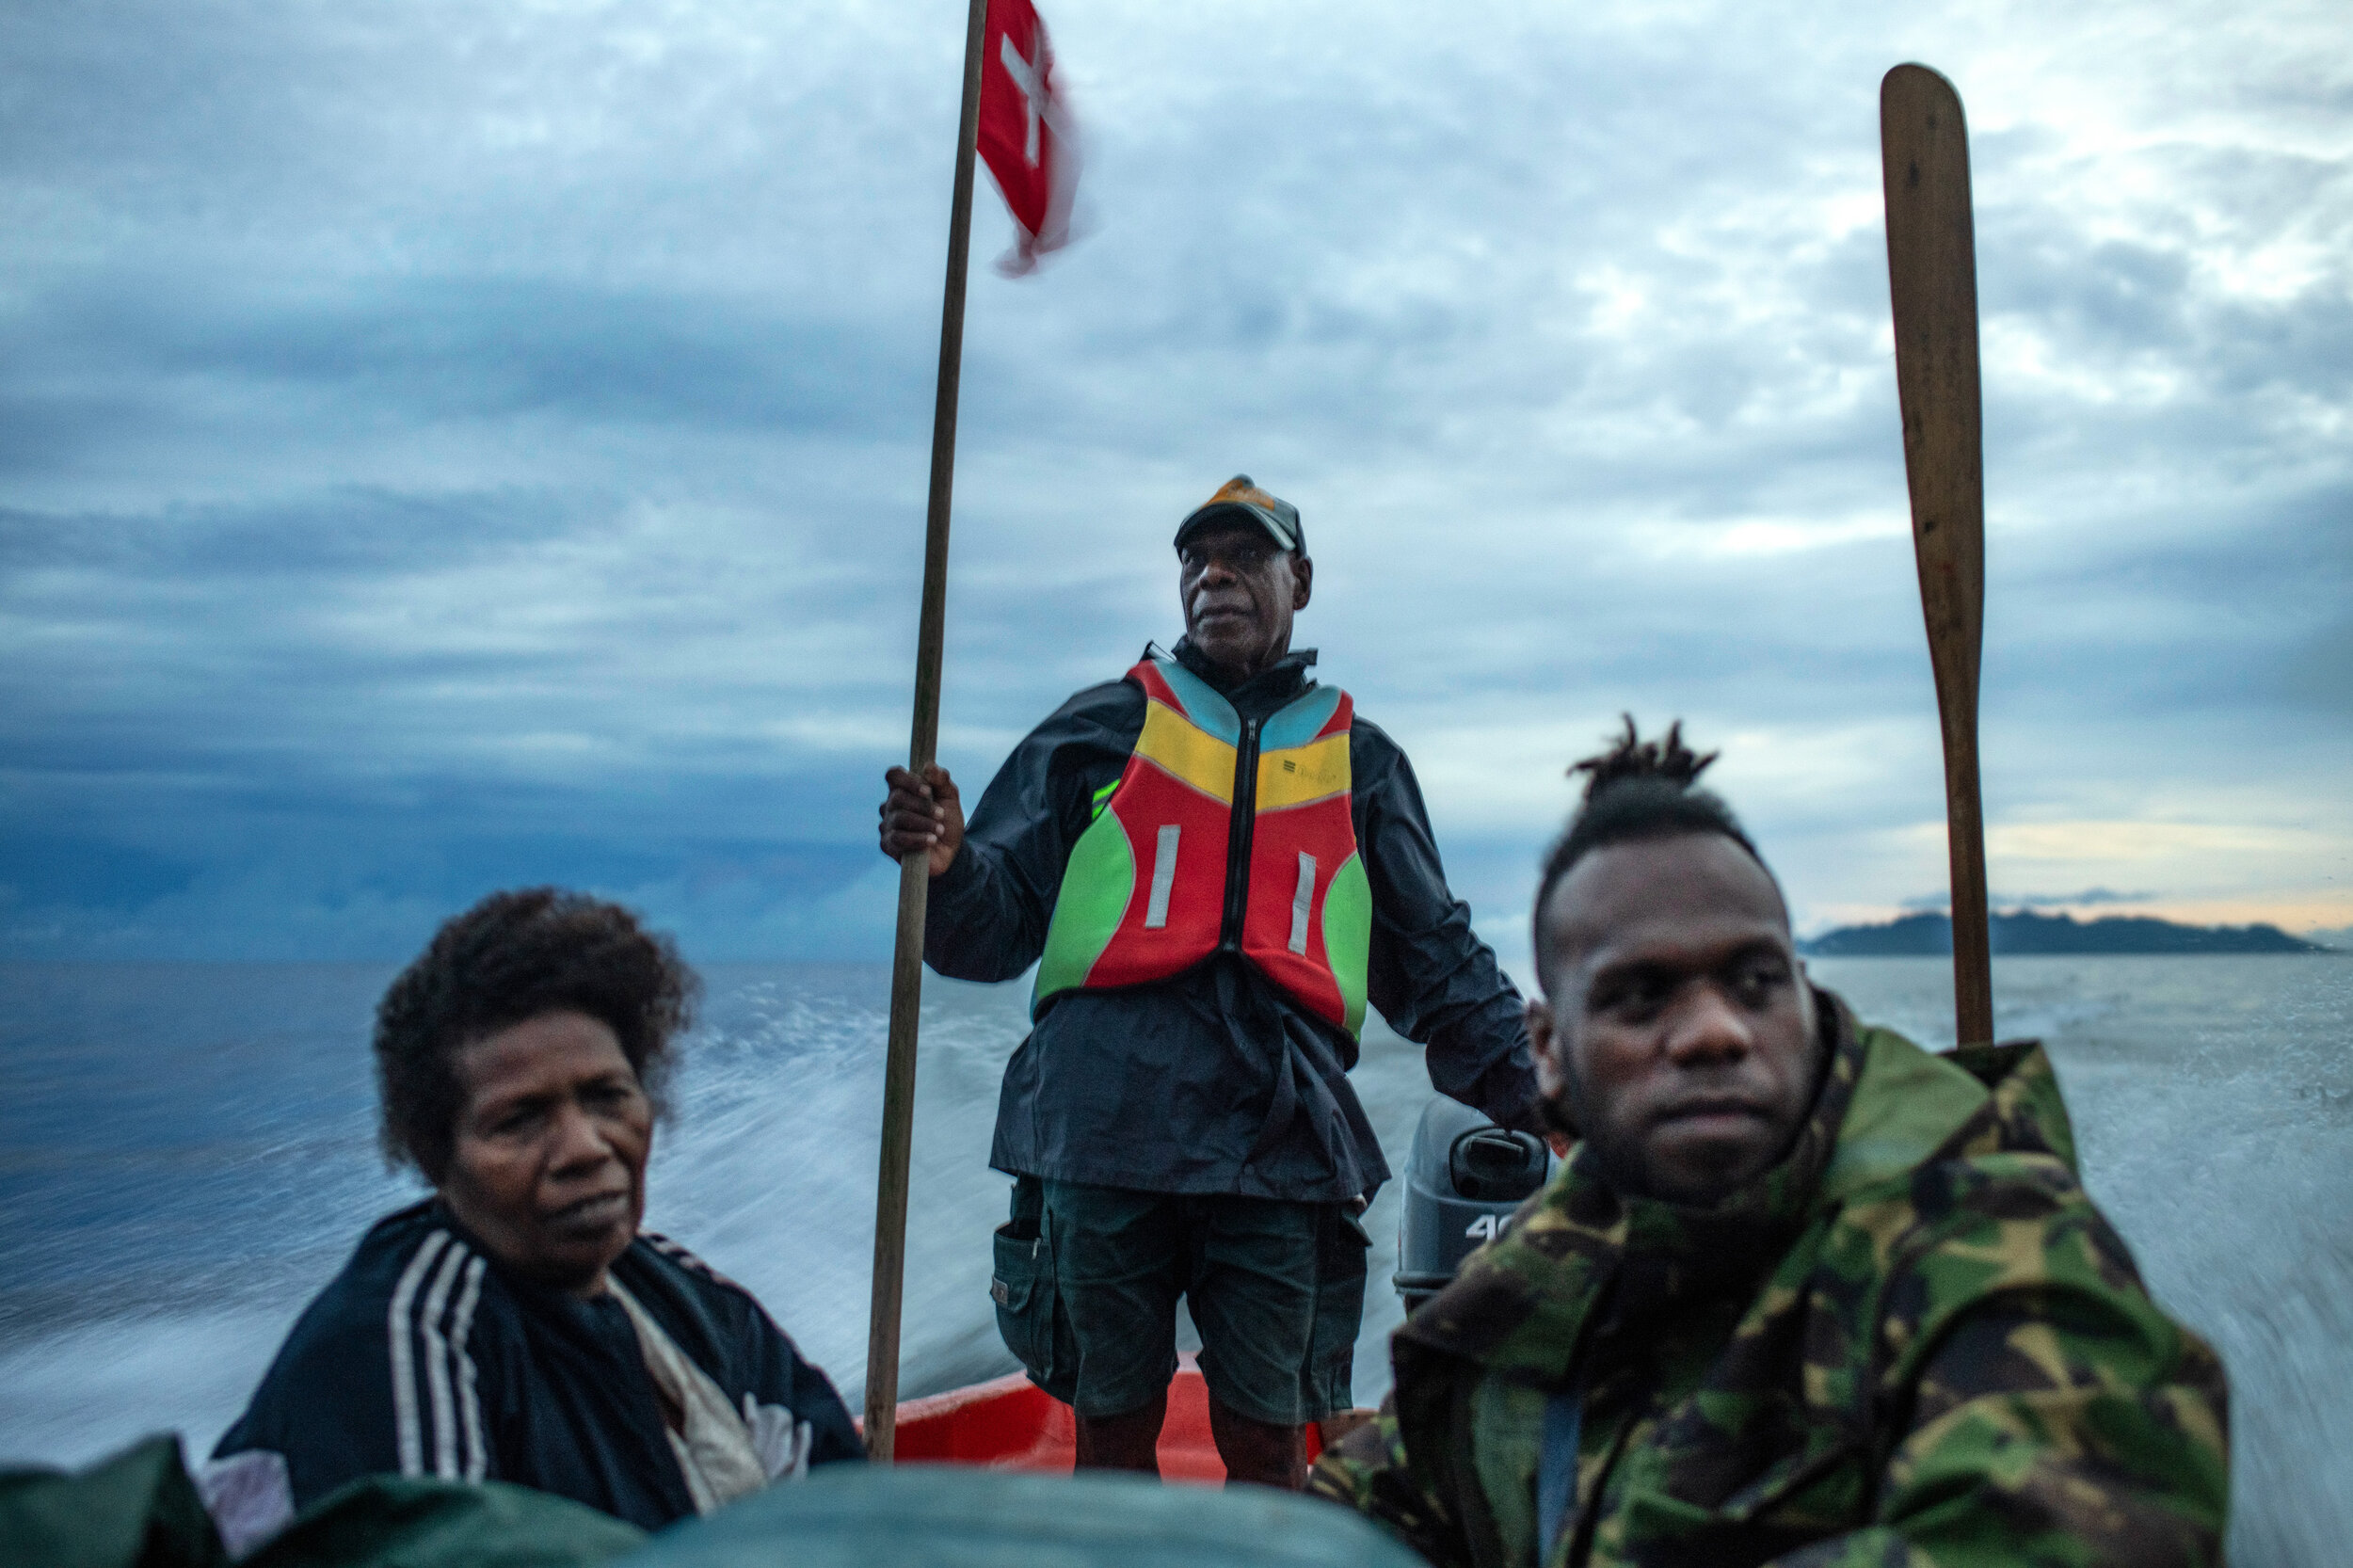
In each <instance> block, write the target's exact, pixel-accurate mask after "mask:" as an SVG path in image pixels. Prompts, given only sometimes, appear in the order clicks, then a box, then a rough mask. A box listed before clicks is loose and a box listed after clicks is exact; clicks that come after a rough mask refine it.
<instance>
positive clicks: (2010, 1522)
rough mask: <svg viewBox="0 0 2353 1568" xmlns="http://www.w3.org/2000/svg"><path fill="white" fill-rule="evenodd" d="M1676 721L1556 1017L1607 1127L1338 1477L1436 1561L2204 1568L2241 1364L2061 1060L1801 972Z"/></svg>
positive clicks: (1571, 1070)
mask: <svg viewBox="0 0 2353 1568" xmlns="http://www.w3.org/2000/svg"><path fill="white" fill-rule="evenodd" d="M1712 760H1713V758H1712V757H1700V756H1695V755H1693V754H1692V753H1691V752H1690V751H1689V749H1687V748H1686V747H1685V746H1684V744H1682V737H1681V733H1680V727H1679V726H1677V727H1676V728H1671V729H1669V731H1668V732H1667V736H1666V739H1665V741H1664V742H1663V743H1661V742H1655V741H1654V742H1649V743H1645V742H1642V741H1641V740H1640V739H1639V738H1638V737H1637V735H1636V733H1635V729H1634V726H1633V722H1632V720H1631V719H1629V720H1628V721H1627V725H1626V733H1625V738H1624V740H1623V741H1622V742H1621V743H1620V744H1618V746H1617V748H1616V749H1615V750H1613V751H1611V752H1610V753H1609V754H1608V755H1607V756H1604V757H1600V758H1595V759H1593V760H1589V761H1586V762H1582V763H1579V764H1578V766H1577V769H1576V770H1573V771H1574V772H1583V773H1587V774H1589V775H1590V776H1591V778H1590V781H1589V783H1588V786H1587V789H1586V794H1585V800H1584V805H1583V807H1582V808H1581V809H1580V810H1579V811H1578V813H1577V816H1576V818H1575V819H1574V820H1573V821H1572V822H1571V823H1570V824H1569V828H1568V831H1567V832H1566V833H1565V834H1564V835H1563V836H1562V837H1561V840H1560V841H1559V842H1558V843H1556V844H1555V845H1554V847H1553V849H1552V851H1551V853H1550V855H1549V856H1547V857H1546V859H1545V867H1544V876H1543V881H1542V884H1541V886H1540V888H1539V891H1538V894H1537V899H1536V910H1535V938H1536V967H1537V978H1538V980H1539V981H1540V982H1541V984H1542V986H1543V990H1544V998H1543V1000H1537V1001H1533V1002H1531V1003H1529V1009H1528V1018H1529V1034H1530V1036H1531V1038H1532V1039H1533V1041H1534V1043H1535V1047H1536V1052H1537V1067H1538V1072H1539V1075H1540V1078H1541V1080H1542V1083H1543V1087H1544V1093H1545V1104H1546V1109H1547V1113H1548V1114H1549V1115H1550V1116H1551V1117H1553V1118H1554V1119H1556V1121H1557V1122H1558V1124H1559V1125H1560V1126H1561V1127H1562V1128H1564V1129H1570V1130H1573V1131H1574V1133H1575V1134H1576V1135H1577V1137H1578V1138H1579V1140H1580V1142H1579V1143H1578V1144H1577V1149H1576V1151H1575V1153H1574V1154H1573V1155H1572V1156H1571V1158H1570V1159H1568V1160H1565V1161H1564V1162H1563V1163H1562V1165H1561V1170H1560V1172H1559V1174H1558V1175H1557V1176H1555V1178H1554V1179H1553V1181H1552V1182H1551V1183H1550V1184H1549V1185H1548V1186H1547V1187H1546V1188H1545V1191H1544V1192H1540V1193H1538V1194H1537V1195H1536V1196H1535V1197H1533V1198H1531V1199H1529V1202H1528V1203H1527V1205H1526V1206H1524V1207H1523V1208H1521V1209H1520V1211H1519V1213H1518V1214H1517V1215H1515V1216H1514V1217H1513V1222H1512V1224H1511V1225H1510V1227H1509V1228H1508V1229H1507V1230H1506V1231H1505V1232H1504V1234H1503V1235H1502V1236H1500V1237H1498V1238H1497V1240H1495V1241H1494V1242H1493V1243H1491V1244H1490V1245H1488V1246H1487V1247H1485V1248H1483V1249H1481V1251H1480V1252H1479V1253H1478V1254H1476V1255H1474V1256H1472V1257H1471V1258H1470V1260H1469V1261H1468V1262H1466V1263H1465V1266H1464V1268H1463V1271H1462V1272H1461V1274H1460V1275H1459V1276H1458V1277H1457V1278H1456V1280H1455V1283H1454V1284H1453V1285H1452V1286H1451V1287H1450V1288H1448V1289H1447V1290H1446V1291H1444V1292H1442V1293H1441V1294H1440V1295H1438V1296H1437V1297H1435V1298H1434V1299H1433V1300H1432V1301H1431V1302H1429V1303H1428V1304H1426V1305H1424V1306H1423V1307H1422V1308H1421V1310H1420V1311H1418V1312H1417V1313H1416V1314H1415V1315H1414V1317H1413V1318H1412V1319H1411V1320H1408V1321H1407V1323H1406V1324H1405V1325H1404V1326H1403V1327H1402V1328H1401V1329H1400V1330H1399V1331H1398V1333H1397V1336H1396V1337H1395V1339H1394V1341H1393V1345H1392V1356H1393V1361H1394V1365H1395V1368H1396V1376H1397V1386H1396V1392H1395V1394H1394V1395H1393V1397H1392V1400H1390V1402H1389V1403H1388V1404H1387V1405H1386V1406H1385V1410H1384V1414H1383V1415H1382V1416H1381V1418H1380V1419H1379V1420H1378V1421H1377V1422H1375V1423H1373V1424H1371V1425H1369V1426H1367V1427H1365V1428H1362V1429H1359V1430H1358V1431H1357V1432H1353V1433H1352V1434H1351V1435H1350V1436H1349V1437H1347V1438H1346V1439H1344V1440H1343V1441H1342V1442H1341V1443H1340V1444H1339V1446H1338V1447H1337V1449H1335V1450H1334V1451H1332V1452H1330V1453H1327V1454H1326V1455H1325V1457H1324V1459H1323V1460H1322V1461H1321V1463H1320V1464H1319V1465H1318V1466H1317V1469H1316V1471H1315V1474H1314V1477H1313V1479H1312V1480H1311V1481H1310V1488H1311V1490H1313V1491H1315V1492H1317V1493H1320V1494H1321V1495H1322V1496H1327V1497H1331V1498H1334V1499H1336V1500H1337V1501H1341V1502H1344V1503H1347V1504H1350V1505H1352V1506H1353V1507H1355V1508H1357V1509H1359V1510H1361V1511H1362V1512H1366V1513H1368V1514H1370V1515H1371V1516H1372V1517H1373V1518H1375V1519H1377V1520H1379V1521H1381V1522H1382V1523H1384V1524H1385V1525H1386V1526H1387V1527H1388V1528H1390V1529H1392V1530H1393V1531H1395V1532H1396V1533H1397V1534H1398V1535H1400V1536H1401V1537H1402V1538H1403V1539H1404V1540H1405V1541H1406V1542H1407V1543H1408V1544H1411V1545H1413V1546H1414V1547H1416V1548H1417V1550H1419V1551H1420V1552H1422V1553H1423V1554H1424V1555H1425V1556H1427V1557H1428V1558H1429V1559H1430V1560H1432V1561H1433V1562H1436V1563H1441V1564H1448V1565H1452V1564H1480V1565H1488V1564H1531V1563H1541V1564H1545V1565H1546V1568H1561V1565H1565V1564H1604V1563H1606V1564H1628V1565H1632V1564H1640V1565H1642V1568H1666V1565H1669V1564H1691V1565H1693V1568H1702V1565H1705V1568H1746V1565H1753V1564H1762V1563H1767V1562H1771V1563H1774V1564H1781V1565H1785V1568H1795V1565H1798V1564H1806V1565H1809V1568H1812V1565H1825V1568H1826V1565H1829V1564H1833V1563H1834V1564H1846V1565H1854V1568H1861V1565H1862V1564H1866V1563H1868V1564H1873V1565H1878V1564H1887V1565H1895V1564H1905V1565H1911V1568H1929V1565H1934V1568H1955V1565H1961V1564H1968V1565H1989V1568H1990V1565H1992V1564H1997V1563H1999V1564H2009V1563H2038V1564H2040V1563H2050V1564H2067V1565H2070V1568H2083V1565H2089V1564H2116V1565H2119V1568H2121V1565H2125V1564H2131V1565H2134V1568H2146V1565H2152V1564H2184V1565H2188V1564H2205V1563H2215V1562H2218V1561H2219V1560H2220V1557H2221V1550H2222V1545H2221V1543H2222V1530H2223V1522H2224V1518H2225V1514H2226V1511H2227V1503H2228V1490H2229V1482H2228V1475H2229V1464H2228V1451H2227V1444H2226V1437H2225V1424H2224V1423H2225V1415H2226V1402H2227V1394H2226V1389H2225V1386H2224V1381H2223V1374H2222V1368H2221V1366H2220V1364H2219V1363H2218V1362H2217V1361H2216V1359H2215V1357H2214V1354H2213V1352H2210V1351H2209V1350H2208V1349H2207V1348H2206V1346H2205V1345H2204V1344H2202V1343H2201V1341H2200V1340H2199V1339H2198V1338H2197V1336H2194V1335H2192V1334H2190V1333H2189V1332H2188V1331H2186V1330H2185V1329H2183V1328H2182V1327H2180V1326H2179V1325H2178V1324H2176V1323H2174V1322H2173V1321H2172V1320H2169V1318H2167V1317H2166V1316H2165V1314H2164V1313H2162V1312H2160V1311H2159V1310H2158V1309H2157V1307H2156V1306H2155V1305H2154V1304H2153V1303H2152V1302H2151V1301H2150V1299H2149V1296H2148V1294H2147V1292H2146V1291H2145V1290H2144V1289H2143V1288H2142V1286H2141V1283H2140V1280H2139V1277H2138V1275H2137V1273H2136V1272H2134V1268H2133V1262H2132V1258H2131V1256H2130V1255H2129V1254H2128V1253H2127V1252H2126V1250H2125V1247H2124V1244H2123V1242H2122V1241H2121V1240H2120V1239H2119V1238H2118V1237H2117V1235H2116V1233H2115V1231H2113V1230H2112V1229H2110V1228H2109V1226H2108V1224H2107V1222H2106V1221H2105V1220H2104V1219H2103V1218H2102V1217H2101V1215H2100V1212H2099V1210H2098V1209H2097V1208H2094V1207H2093V1206H2092V1204H2091V1201H2090V1200H2089V1198H2088V1197H2087V1196H2085V1194H2084V1191H2083V1188H2082V1187H2081V1186H2080V1185H2079V1183H2078V1180H2077V1176H2076V1171H2075V1155H2074V1140H2073V1135H2072V1133H2071V1132H2070V1130H2069V1127H2068V1119H2067V1112H2066V1108H2065V1106H2064V1105H2063V1104H2062V1103H2061V1100H2060V1097H2059V1091H2058V1084H2057V1080H2056V1079H2055V1078H2054V1076H2053V1074H2052V1070H2051V1064H2050V1063H2049V1061H2048V1059H2047V1058H2046V1057H2045V1056H2044V1055H2043V1052H2042V1050H2041V1047H2039V1046H2037V1045H2034V1044H2031V1043H2027V1044H2013V1045H2002V1046H1996V1045H1991V1044H1985V1043H1970V1044H1967V1045H1964V1046H1963V1047H1962V1048H1961V1049H1958V1050H1955V1051H1952V1052H1949V1053H1946V1054H1944V1055H1930V1054H1929V1053H1928V1052H1927V1051H1924V1050H1922V1049H1920V1048H1918V1047H1916V1046H1914V1045H1913V1044H1912V1043H1911V1042H1909V1041H1907V1040H1905V1039H1903V1038H1902V1037H1900V1036H1899V1035H1897V1034H1894V1033H1892V1032H1888V1031H1886V1030H1883V1029H1876V1028H1871V1027H1868V1026H1866V1025H1864V1024H1861V1023H1858V1022H1857V1021H1856V1019H1855V1017H1854V1015H1853V1014H1852V1013H1850V1012H1849V1011H1848V1009H1847V1007H1846V1004H1845V1003H1843V1002H1842V1001H1840V1000H1838V999H1837V998H1836V997H1834V996H1833V995H1832V994H1831V993H1829V992H1828V991H1825V990H1822V989H1820V988H1819V987H1817V986H1815V985H1813V984H1810V982H1809V981H1808V980H1807V978H1806V976H1805V972H1804V969H1803V968H1802V966H1801V964H1800V963H1799V961H1798V956H1797V952H1796V948H1795V945H1794V943H1793V942H1792V940H1791V936H1790V928H1789V916H1788V911H1787V908H1786V906H1785V904H1784V903H1783V901H1782V897H1781V892H1780V888H1779V887H1778V885H1777V884H1776V883H1775V882H1774V880H1773V877H1772V874H1771V872H1769V871H1768V870H1767V869H1766V867H1765V864H1764V860H1763V858H1762V856H1759V855H1758V853H1757V850H1756V846H1755V845H1754V843H1753V842H1752V841H1751V840H1750V839H1749V837H1748V835H1747V834H1746V833H1745V832H1744V831H1743V830H1742V828H1741V827H1740V824H1739V823H1738V821H1737V819H1736V818H1735V817H1734V816H1733V814H1732V812H1731V810H1730V808H1728V807H1726V806H1725V804H1724V803H1723V801H1722V800H1721V799H1720V798H1718V797H1717V796H1716V795H1714V794H1712V793H1710V792H1707V791H1705V790H1702V789H1698V788H1696V787H1695V780H1696V779H1697V778H1698V776H1699V775H1700V773H1701V771H1702V770H1703V769H1704V768H1705V767H1706V766H1707V764H1708V763H1709V762H1710V761H1712Z"/></svg>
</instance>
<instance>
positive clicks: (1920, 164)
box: [1880, 65, 1993, 1044]
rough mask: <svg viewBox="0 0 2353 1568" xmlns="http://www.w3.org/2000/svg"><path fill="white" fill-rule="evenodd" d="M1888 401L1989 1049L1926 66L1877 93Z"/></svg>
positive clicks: (1944, 121)
mask: <svg viewBox="0 0 2353 1568" xmlns="http://www.w3.org/2000/svg"><path fill="white" fill-rule="evenodd" d="M1880 156H1881V176H1882V178H1883V180H1884V182H1885V186H1886V193H1887V281H1888V293H1889V296H1890V297H1891V299H1892V300H1893V302H1894V305H1895V312H1896V387H1897V395H1898V397H1899V398H1900V400H1901V402H1902V406H1903V422H1904V472H1905V475H1906V477H1907V478H1908V479H1909V480H1910V483H1911V488H1912V539H1913V552H1914V553H1915V554H1916V555H1917V557H1918V560H1919V565H1920V601H1921V606H1922V608H1923V609H1924V610H1925V612H1926V614H1927V620H1928V632H1929V663H1930V664H1931V665H1932V667H1933V668H1934V669H1935V671H1936V705H1937V710H1938V713H1939V716H1940V717H1941V719H1942V721H1943V728H1944V732H1945V823H1946V830H1947V837H1948V841H1949V847H1950V851H1951V858H1952V888H1953V984H1954V1000H1955V1012H1956V1015H1957V1017H1956V1022H1957V1024H1958V1027H1959V1038H1960V1040H1961V1043H1963V1044H1970V1043H1974V1042H1977V1041H1984V1040H1991V1039H1992V1038H1993V961H1992V958H1991V956H1990V954H1989V952H1988V941H1987V937H1988V932H1987V929H1986V890H1985V824H1984V813H1983V808H1982V806H1981V804H1980V801H1979V797H1978V791H1977V664H1978V654H1979V649H1980V648H1981V647H1982V646H1983V642H1984V629H1985V467H1984V440H1983V429H1982V419H1981V414H1980V408H1979V403H1978V392H1977V233H1976V225H1975V223H1974V221H1973V219H1972V217H1971V214H1970V205H1969V132H1968V127H1967V125H1966V123H1965V122H1964V121H1963V120H1962V118H1961V95H1960V94H1958V93H1956V92H1955V91H1954V90H1953V85H1952V84H1951V83H1950V82H1948V81H1946V80H1945V78H1944V77H1942V76H1940V75H1938V74H1937V73H1936V72H1933V71H1930V70H1929V69H1928V67H1926V66H1920V65H1899V66H1897V68H1896V69H1895V70H1893V71H1891V72H1888V73H1887V76H1886V78H1885V80H1883V81H1881V84H1880Z"/></svg>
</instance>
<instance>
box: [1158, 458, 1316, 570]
mask: <svg viewBox="0 0 2353 1568" xmlns="http://www.w3.org/2000/svg"><path fill="white" fill-rule="evenodd" d="M1243 519H1249V520H1253V521H1256V522H1257V524H1258V526H1259V527H1261V528H1263V529H1265V530H1266V531H1267V532H1268V533H1269V534H1270V535H1272V536H1273V539H1274V542H1275V543H1276V544H1279V545H1281V546H1282V547H1283V548H1284V549H1285V550H1288V551H1289V552H1292V553H1293V554H1301V553H1305V551H1306V548H1307V536H1306V532H1305V530H1304V529H1302V528H1301V527H1300V526H1299V508H1298V507H1296V506H1294V505H1292V504H1290V503H1289V502H1288V501H1284V500H1281V499H1279V498H1277V497H1275V496H1273V495H1270V494H1269V493H1267V492H1266V491H1265V490H1262V489H1260V488H1258V487H1257V484H1256V483H1255V482H1254V481H1253V480H1252V479H1251V477H1250V475H1248V474H1246V473H1237V474H1236V475H1234V476H1233V477H1232V478H1231V479H1228V480H1227V481H1225V484H1223V485H1220V486H1219V487H1218V488H1217V493H1216V494H1215V495H1213V496H1211V497H1209V500H1207V501H1205V502H1203V503H1202V504H1200V505H1198V506H1196V507H1194V508H1193V510H1192V511H1191V512H1189V513H1187V514H1186V515H1185V520H1184V521H1182V522H1180V523H1178V524H1177V549H1179V550H1182V549H1184V548H1185V537H1186V536H1187V535H1189V534H1191V533H1193V530H1195V529H1197V528H1203V527H1207V526H1208V525H1209V524H1210V523H1213V522H1225V521H1227V520H1236V521H1239V520H1243Z"/></svg>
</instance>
